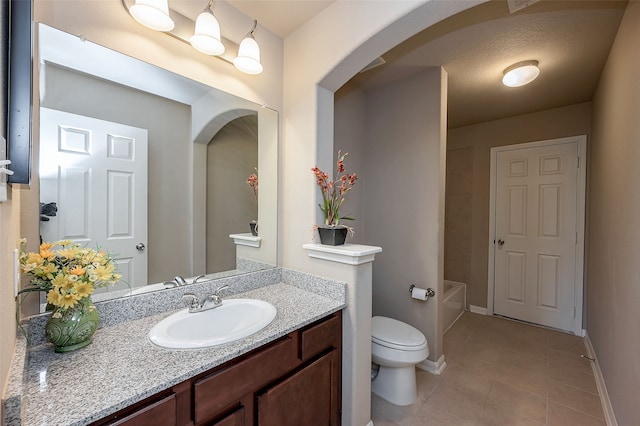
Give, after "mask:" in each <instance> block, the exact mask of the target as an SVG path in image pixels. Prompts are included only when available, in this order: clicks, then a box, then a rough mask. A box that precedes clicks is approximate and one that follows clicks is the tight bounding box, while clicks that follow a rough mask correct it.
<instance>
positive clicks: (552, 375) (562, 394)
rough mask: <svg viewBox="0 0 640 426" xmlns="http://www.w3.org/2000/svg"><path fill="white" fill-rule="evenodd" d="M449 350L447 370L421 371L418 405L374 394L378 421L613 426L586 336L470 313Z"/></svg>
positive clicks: (449, 339) (423, 425)
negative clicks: (606, 416)
mask: <svg viewBox="0 0 640 426" xmlns="http://www.w3.org/2000/svg"><path fill="white" fill-rule="evenodd" d="M444 354H445V358H446V361H447V365H448V367H447V369H446V370H445V371H444V373H443V374H442V375H440V376H435V375H431V374H429V373H427V372H425V371H422V370H419V369H418V370H417V377H418V393H419V395H418V401H417V402H416V403H415V404H413V405H412V406H409V407H398V406H395V405H393V404H390V403H388V402H387V401H385V400H383V399H382V398H379V397H378V396H376V395H372V401H371V405H372V407H371V416H372V420H373V422H374V424H375V426H410V425H411V426H413V425H416V426H418V425H420V426H429V425H435V426H476V425H477V426H494V425H495V426H512V425H513V426H520V425H523V426H524V425H527V426H528V425H532V426H534V425H549V426H555V425H561V426H573V425H575V426H592V425H593V426H596V425H606V422H605V420H604V413H603V411H602V405H601V403H600V398H599V397H598V391H597V388H596V383H595V379H594V377H593V372H592V370H591V365H590V363H589V361H588V360H586V359H584V358H581V357H580V355H582V354H586V349H585V347H584V343H583V341H582V339H581V338H579V337H576V336H572V335H569V334H564V333H560V332H557V331H552V330H547V329H544V328H540V327H534V326H531V325H527V324H522V323H519V322H515V321H510V320H506V319H501V318H497V317H489V316H484V315H476V314H472V313H469V312H465V313H464V315H463V316H462V317H461V318H460V319H459V320H458V321H457V322H456V323H455V325H454V326H453V327H452V328H451V329H450V330H449V331H448V332H447V333H446V334H445V336H444Z"/></svg>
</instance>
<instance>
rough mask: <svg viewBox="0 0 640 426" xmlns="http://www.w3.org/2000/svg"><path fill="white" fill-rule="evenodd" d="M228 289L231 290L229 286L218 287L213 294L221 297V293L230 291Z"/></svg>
mask: <svg viewBox="0 0 640 426" xmlns="http://www.w3.org/2000/svg"><path fill="white" fill-rule="evenodd" d="M228 288H229V286H228V285H223V286H220V287H218V288H216V289H215V291H214V292H213V294H214V295H215V296H219V295H220V292H221V291H222V290H226V289H228Z"/></svg>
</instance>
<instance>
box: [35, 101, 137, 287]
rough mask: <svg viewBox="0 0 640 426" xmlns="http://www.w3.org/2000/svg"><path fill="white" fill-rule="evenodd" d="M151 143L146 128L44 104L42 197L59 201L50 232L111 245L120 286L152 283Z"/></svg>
mask: <svg viewBox="0 0 640 426" xmlns="http://www.w3.org/2000/svg"><path fill="white" fill-rule="evenodd" d="M147 144H148V141H147V130H145V129H139V128H135V127H131V126H126V125H123V124H119V123H111V122H108V121H104V120H98V119H95V118H90V117H84V116H80V115H76V114H70V113H66V112H62V111H56V110H51V109H47V108H41V109H40V201H41V202H43V203H49V202H55V203H56V204H57V205H58V215H57V216H56V217H52V218H51V220H50V221H49V222H41V227H40V228H41V234H42V238H43V239H44V240H45V241H55V240H61V239H70V240H73V241H75V242H78V243H81V244H86V245H88V246H90V247H106V248H108V250H109V252H111V253H113V254H114V258H115V261H116V264H117V265H118V270H119V272H120V273H121V274H122V281H123V283H120V284H117V285H116V286H115V287H112V289H114V288H115V289H118V288H122V287H123V285H124V286H125V287H126V283H129V284H130V285H131V286H134V285H143V284H147V252H146V250H144V251H138V250H136V244H138V243H143V244H145V245H147V223H146V218H147Z"/></svg>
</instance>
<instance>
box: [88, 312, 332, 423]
mask: <svg viewBox="0 0 640 426" xmlns="http://www.w3.org/2000/svg"><path fill="white" fill-rule="evenodd" d="M341 345H342V315H341V312H337V313H335V314H333V315H330V316H329V317H328V318H325V319H322V320H320V321H318V322H316V323H314V324H312V325H309V326H307V327H304V328H302V329H300V330H296V331H294V332H292V333H289V334H287V335H286V336H285V337H283V338H280V339H278V340H276V341H275V342H272V343H269V344H267V345H265V346H263V347H260V348H258V349H256V350H254V351H252V352H250V353H248V354H246V355H244V356H242V357H240V358H237V359H234V360H232V361H229V362H227V363H225V364H223V365H221V366H219V367H216V368H214V369H211V370H209V371H207V372H205V373H202V374H200V375H198V376H196V377H194V378H193V379H190V380H187V381H184V382H182V383H179V384H178V385H176V386H173V387H172V388H170V389H167V390H166V391H164V392H160V393H158V394H156V395H153V396H152V397H150V398H147V399H145V400H144V401H141V402H139V403H136V404H134V405H132V406H130V407H128V408H125V409H123V410H120V411H118V412H117V413H115V414H112V415H110V416H107V417H105V418H104V419H102V420H99V421H97V422H95V423H93V425H96V426H102V425H126V426H137V425H140V426H143V425H154V426H173V425H191V424H195V425H204V424H206V425H228V426H231V425H234V426H240V425H243V426H244V425H254V424H257V425H264V426H267V425H273V426H280V425H285V424H291V425H309V424H323V425H338V424H340V365H341V362H340V349H341Z"/></svg>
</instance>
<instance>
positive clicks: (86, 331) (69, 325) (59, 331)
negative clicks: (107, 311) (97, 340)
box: [45, 297, 100, 352]
mask: <svg viewBox="0 0 640 426" xmlns="http://www.w3.org/2000/svg"><path fill="white" fill-rule="evenodd" d="M53 312H54V315H52V316H51V318H49V321H48V322H47V326H46V328H45V333H46V335H47V339H48V340H49V341H50V342H51V343H53V344H54V345H55V347H56V349H55V350H56V352H70V351H75V350H76V349H80V348H84V347H85V346H87V345H89V344H90V343H91V342H92V341H93V338H92V336H93V333H95V332H96V329H97V328H98V322H99V321H100V315H99V314H98V310H97V309H96V307H95V306H93V302H92V301H91V298H90V297H84V298H82V299H80V301H79V302H78V304H77V305H76V306H74V307H73V308H70V309H56V310H54V311H53ZM56 312H57V313H59V314H60V318H54V316H57V315H55V314H56Z"/></svg>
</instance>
